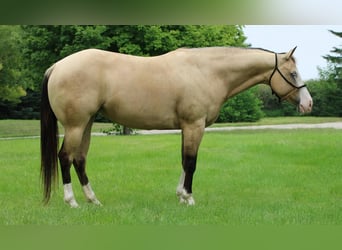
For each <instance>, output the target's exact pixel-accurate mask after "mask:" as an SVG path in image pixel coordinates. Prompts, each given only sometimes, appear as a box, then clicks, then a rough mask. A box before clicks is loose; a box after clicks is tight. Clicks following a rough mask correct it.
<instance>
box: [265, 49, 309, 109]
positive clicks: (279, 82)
mask: <svg viewBox="0 0 342 250" xmlns="http://www.w3.org/2000/svg"><path fill="white" fill-rule="evenodd" d="M296 48H297V47H295V48H294V49H292V50H290V51H289V52H288V53H282V54H276V53H275V66H274V70H273V72H272V74H271V76H270V78H269V85H270V86H271V89H272V91H273V93H274V94H275V95H276V96H277V97H278V98H279V100H280V101H283V100H287V101H289V102H291V103H293V104H295V105H297V106H298V110H299V111H300V112H301V113H308V112H311V109H312V104H313V102H312V98H311V95H310V93H309V91H308V89H307V88H306V85H305V84H304V83H303V81H302V79H301V77H300V74H299V72H298V70H297V66H296V61H295V59H294V58H293V56H292V55H293V53H294V51H295V50H296Z"/></svg>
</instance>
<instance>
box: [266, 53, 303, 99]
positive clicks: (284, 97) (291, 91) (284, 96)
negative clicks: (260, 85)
mask: <svg viewBox="0 0 342 250" xmlns="http://www.w3.org/2000/svg"><path fill="white" fill-rule="evenodd" d="M274 55H275V66H274V70H273V72H272V74H271V76H270V78H269V80H268V84H269V85H270V87H271V89H272V94H275V95H276V96H277V97H278V99H279V102H281V101H284V100H286V99H287V98H288V97H289V96H290V95H292V94H293V93H294V92H296V91H298V90H299V89H301V88H304V87H306V84H303V85H301V86H296V85H294V84H293V83H292V82H290V81H289V80H288V79H287V78H286V77H285V76H284V75H283V74H282V73H281V71H280V70H279V68H278V57H277V53H274ZM276 71H277V72H278V73H279V74H280V76H281V77H282V78H283V79H284V80H285V82H287V83H288V84H290V85H291V86H292V87H293V89H292V90H290V91H289V92H288V93H287V94H285V95H283V96H280V95H279V94H278V93H277V92H275V91H274V90H273V88H272V83H271V80H272V77H273V75H274V73H275V72H276Z"/></svg>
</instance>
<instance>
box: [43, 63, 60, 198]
mask: <svg viewBox="0 0 342 250" xmlns="http://www.w3.org/2000/svg"><path fill="white" fill-rule="evenodd" d="M51 71H52V68H50V69H49V70H48V71H47V72H46V73H45V75H44V79H43V83H42V95H41V106H40V152H41V169H40V172H41V178H42V182H43V186H44V203H45V204H46V203H48V202H49V199H50V196H51V185H52V184H55V182H56V180H57V177H58V163H57V150H58V145H59V142H58V126H57V118H56V116H55V114H54V113H53V111H52V109H51V106H50V102H49V96H48V81H49V77H50V74H51Z"/></svg>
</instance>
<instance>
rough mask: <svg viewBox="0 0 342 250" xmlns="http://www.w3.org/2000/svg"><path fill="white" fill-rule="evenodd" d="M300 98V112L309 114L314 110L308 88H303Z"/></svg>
mask: <svg viewBox="0 0 342 250" xmlns="http://www.w3.org/2000/svg"><path fill="white" fill-rule="evenodd" d="M299 98H300V102H299V106H298V108H299V111H300V112H301V113H309V112H311V110H312V105H313V101H312V98H311V95H310V93H309V91H308V90H307V88H301V89H300V90H299Z"/></svg>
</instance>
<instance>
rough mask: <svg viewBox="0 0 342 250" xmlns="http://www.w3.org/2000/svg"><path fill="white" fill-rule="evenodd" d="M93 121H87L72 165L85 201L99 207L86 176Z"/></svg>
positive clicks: (99, 203)
mask: <svg viewBox="0 0 342 250" xmlns="http://www.w3.org/2000/svg"><path fill="white" fill-rule="evenodd" d="M93 120H94V118H92V119H91V120H90V121H89V123H88V124H87V127H86V128H85V130H84V133H83V137H82V143H81V146H80V153H79V154H78V155H77V156H76V157H75V159H74V161H73V164H74V167H75V170H76V173H77V176H78V179H79V181H80V183H81V185H82V189H83V192H84V195H85V197H86V199H87V201H89V202H91V203H94V204H96V205H101V202H100V201H99V200H98V199H97V198H96V195H95V193H94V191H93V189H92V188H91V185H90V183H89V180H88V176H87V174H86V157H87V154H88V150H89V144H90V136H91V127H92V124H93Z"/></svg>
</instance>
